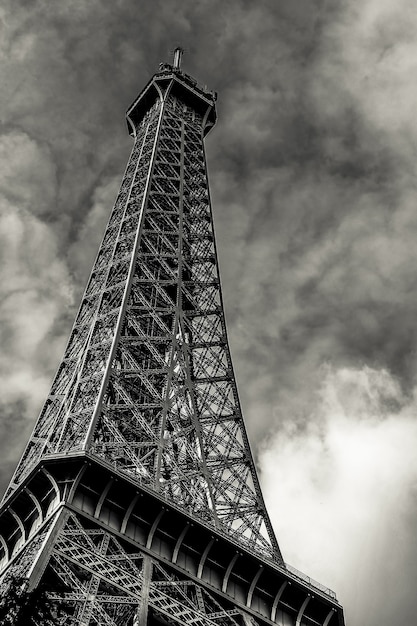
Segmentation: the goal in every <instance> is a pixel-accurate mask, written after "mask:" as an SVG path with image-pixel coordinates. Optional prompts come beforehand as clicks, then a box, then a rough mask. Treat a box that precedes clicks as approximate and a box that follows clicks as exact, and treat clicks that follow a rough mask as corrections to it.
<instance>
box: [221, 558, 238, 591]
mask: <svg viewBox="0 0 417 626" xmlns="http://www.w3.org/2000/svg"><path fill="white" fill-rule="evenodd" d="M238 558H239V552H236V554H235V555H234V557H233V558H232V560H231V561H230V563H229V565H228V567H227V570H226V573H225V575H224V578H223V583H222V592H223V593H226V589H227V583H228V582H229V576H230V574H231V572H232V569H233V566H234V564H235V563H236V561H237V560H238Z"/></svg>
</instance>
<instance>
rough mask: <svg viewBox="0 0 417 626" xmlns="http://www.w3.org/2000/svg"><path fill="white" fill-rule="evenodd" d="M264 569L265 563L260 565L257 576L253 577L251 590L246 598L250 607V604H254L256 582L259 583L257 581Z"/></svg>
mask: <svg viewBox="0 0 417 626" xmlns="http://www.w3.org/2000/svg"><path fill="white" fill-rule="evenodd" d="M263 569H264V566H263V565H260V566H259V569H258V571H257V572H256V574H255V576H254V577H253V580H252V583H251V586H250V588H249V591H248V597H247V598H246V606H247V607H250V605H251V604H252V596H253V592H254V590H255V587H256V583H257V582H258V580H259V576H260V575H261V574H262V572H263Z"/></svg>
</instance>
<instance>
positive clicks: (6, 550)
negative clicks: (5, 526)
mask: <svg viewBox="0 0 417 626" xmlns="http://www.w3.org/2000/svg"><path fill="white" fill-rule="evenodd" d="M0 545H1V547H2V548H3V550H4V554H5V556H6V559H7V561H8V560H9V558H10V553H9V547H8V545H7V543H6V541H5V539H4V537H3V535H0Z"/></svg>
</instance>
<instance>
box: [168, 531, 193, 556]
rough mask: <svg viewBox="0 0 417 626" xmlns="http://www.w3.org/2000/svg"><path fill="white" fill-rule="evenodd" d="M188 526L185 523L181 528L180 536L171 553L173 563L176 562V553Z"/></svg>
mask: <svg viewBox="0 0 417 626" xmlns="http://www.w3.org/2000/svg"><path fill="white" fill-rule="evenodd" d="M189 528H190V524H186V525H185V526H184V528H183V529H182V531H181V534H180V536H179V537H178V539H177V543H176V544H175V548H174V552H173V553H172V562H173V563H174V564H175V563H176V562H177V559H178V553H179V551H180V548H181V544H182V542H183V541H184V537H185V535H186V534H187V532H188V529H189Z"/></svg>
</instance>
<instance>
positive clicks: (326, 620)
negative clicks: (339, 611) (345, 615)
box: [323, 608, 336, 626]
mask: <svg viewBox="0 0 417 626" xmlns="http://www.w3.org/2000/svg"><path fill="white" fill-rule="evenodd" d="M335 612H336V610H335V609H333V608H331V609H330V611H329V612H328V613H327V615H326V619H325V620H324V622H323V626H328V624H329V622H330V620H331V619H332V617H333V615H334V614H335Z"/></svg>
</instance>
